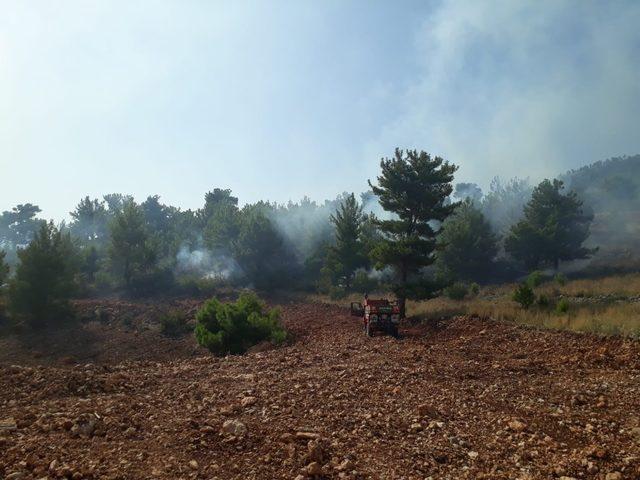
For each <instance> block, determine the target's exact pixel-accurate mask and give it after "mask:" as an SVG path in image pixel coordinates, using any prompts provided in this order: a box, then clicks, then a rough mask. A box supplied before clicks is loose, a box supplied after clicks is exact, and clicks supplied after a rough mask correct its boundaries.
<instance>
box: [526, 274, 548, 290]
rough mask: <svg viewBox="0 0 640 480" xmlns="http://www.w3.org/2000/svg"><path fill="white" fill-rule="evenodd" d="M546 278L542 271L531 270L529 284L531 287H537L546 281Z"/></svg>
mask: <svg viewBox="0 0 640 480" xmlns="http://www.w3.org/2000/svg"><path fill="white" fill-rule="evenodd" d="M544 280H545V277H544V274H543V273H542V272H541V271H539V270H536V271H534V272H531V273H530V274H529V276H528V277H527V285H529V287H531V288H536V287H538V286H540V284H541V283H542V282H544Z"/></svg>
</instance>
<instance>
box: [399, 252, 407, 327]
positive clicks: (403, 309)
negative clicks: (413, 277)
mask: <svg viewBox="0 0 640 480" xmlns="http://www.w3.org/2000/svg"><path fill="white" fill-rule="evenodd" d="M407 270H408V269H407V266H406V265H404V264H403V265H402V266H401V268H400V291H401V292H402V294H401V295H398V307H399V309H400V318H406V316H407V306H406V304H407V297H406V296H405V293H404V292H405V291H406V290H405V287H406V286H407V277H408V271H407Z"/></svg>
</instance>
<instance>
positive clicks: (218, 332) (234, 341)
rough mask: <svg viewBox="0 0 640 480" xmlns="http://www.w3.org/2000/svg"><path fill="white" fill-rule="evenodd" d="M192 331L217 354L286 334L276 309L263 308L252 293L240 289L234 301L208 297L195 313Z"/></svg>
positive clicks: (235, 351)
mask: <svg viewBox="0 0 640 480" xmlns="http://www.w3.org/2000/svg"><path fill="white" fill-rule="evenodd" d="M195 335H196V339H197V341H198V343H199V344H200V345H202V346H204V347H206V348H208V349H209V351H211V352H212V353H215V354H217V355H224V354H228V353H231V354H238V353H244V352H246V351H247V350H248V349H249V348H250V347H251V346H253V345H255V344H257V343H259V342H262V341H265V340H270V341H272V342H273V343H276V344H278V343H282V342H283V341H284V340H285V339H286V336H287V334H286V331H285V330H284V328H283V327H282V324H281V323H280V312H279V311H278V310H277V309H272V310H268V311H267V310H266V308H265V306H264V305H263V303H262V302H261V301H260V300H259V299H258V297H257V296H256V295H255V294H252V293H243V294H242V295H240V298H239V299H238V300H237V301H236V302H235V303H221V302H220V301H218V300H217V299H215V298H212V299H211V300H208V301H207V302H206V303H205V304H204V305H203V307H202V308H201V309H200V310H199V311H198V313H197V314H196V328H195Z"/></svg>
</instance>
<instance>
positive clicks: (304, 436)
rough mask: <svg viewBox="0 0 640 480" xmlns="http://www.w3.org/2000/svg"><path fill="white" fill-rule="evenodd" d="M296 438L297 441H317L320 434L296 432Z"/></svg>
mask: <svg viewBox="0 0 640 480" xmlns="http://www.w3.org/2000/svg"><path fill="white" fill-rule="evenodd" d="M296 438H297V439H299V440H317V439H318V438H320V434H319V433H314V432H296Z"/></svg>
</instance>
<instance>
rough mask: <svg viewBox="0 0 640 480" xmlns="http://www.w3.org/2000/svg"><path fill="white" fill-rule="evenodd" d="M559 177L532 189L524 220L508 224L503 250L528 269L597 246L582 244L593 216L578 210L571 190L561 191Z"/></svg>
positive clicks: (573, 257) (587, 253)
mask: <svg viewBox="0 0 640 480" xmlns="http://www.w3.org/2000/svg"><path fill="white" fill-rule="evenodd" d="M563 188H564V184H563V182H562V181H560V180H553V181H550V180H543V181H542V182H541V183H540V184H539V185H538V186H537V187H536V188H534V189H533V193H532V194H531V200H529V203H528V204H527V205H526V206H525V208H524V219H523V220H521V221H520V222H518V223H517V224H515V225H514V226H513V227H511V232H510V234H509V236H508V237H507V239H506V241H505V249H506V250H507V252H509V253H510V254H511V255H512V256H513V257H514V258H516V259H517V260H520V261H522V262H523V263H524V265H525V267H527V268H529V269H534V268H538V267H539V266H542V265H552V266H553V267H554V268H555V269H556V270H557V269H558V266H559V264H560V262H561V261H569V260H578V259H584V258H589V257H590V256H591V255H592V254H593V253H595V251H596V250H597V249H592V248H586V247H584V246H583V243H584V242H585V240H586V239H587V238H588V237H589V227H590V225H591V221H592V220H593V215H590V214H586V213H585V212H584V211H583V210H582V201H581V200H580V199H579V198H578V195H577V194H576V193H575V192H573V191H571V192H569V193H567V194H566V195H565V194H563V193H562V191H561V190H562V189H563Z"/></svg>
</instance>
